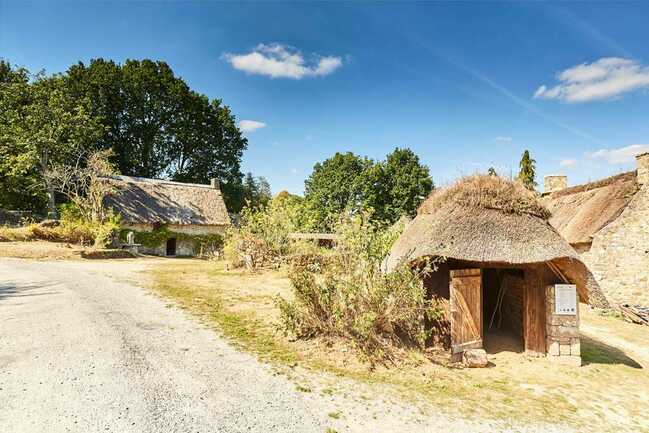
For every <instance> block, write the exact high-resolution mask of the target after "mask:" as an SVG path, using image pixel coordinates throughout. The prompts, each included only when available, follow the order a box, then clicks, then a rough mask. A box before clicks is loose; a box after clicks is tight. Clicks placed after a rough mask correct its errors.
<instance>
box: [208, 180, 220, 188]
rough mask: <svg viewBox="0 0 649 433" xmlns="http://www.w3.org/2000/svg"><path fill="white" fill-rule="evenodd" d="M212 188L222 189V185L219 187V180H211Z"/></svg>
mask: <svg viewBox="0 0 649 433" xmlns="http://www.w3.org/2000/svg"><path fill="white" fill-rule="evenodd" d="M210 186H211V187H212V188H214V189H219V190H220V189H221V185H219V180H218V179H216V178H212V179H210Z"/></svg>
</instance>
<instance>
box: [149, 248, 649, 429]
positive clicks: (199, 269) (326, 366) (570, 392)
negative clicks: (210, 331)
mask: <svg viewBox="0 0 649 433" xmlns="http://www.w3.org/2000/svg"><path fill="white" fill-rule="evenodd" d="M148 276H149V278H150V285H151V287H152V288H154V289H155V291H156V292H157V293H159V294H161V295H163V296H164V297H167V298H170V299H172V300H174V301H175V302H176V303H177V304H179V305H180V306H182V307H183V308H186V309H188V310H190V311H192V312H193V313H195V314H197V315H199V316H200V317H202V318H203V319H204V320H205V321H206V322H207V323H209V324H212V325H214V326H215V327H216V328H217V329H219V330H220V331H221V332H222V333H223V334H224V335H225V336H227V337H228V338H230V339H231V340H232V341H233V342H234V343H235V344H237V345H239V346H240V347H242V348H244V349H245V350H247V351H249V352H252V353H254V354H256V355H257V356H258V357H259V358H261V359H262V360H265V361H269V362H272V363H273V364H275V365H279V366H295V365H299V366H301V367H304V368H306V369H308V370H316V371H326V372H329V373H334V374H336V375H340V376H344V377H347V378H352V379H356V380H361V381H363V382H365V383H369V384H373V385H376V386H377V388H376V390H377V393H378V392H381V393H384V392H386V391H387V392H389V393H393V394H395V395H397V394H398V395H399V396H401V397H406V398H412V399H413V401H417V402H420V403H421V402H422V401H426V402H428V403H430V404H432V405H433V408H440V407H441V408H443V409H444V410H446V411H450V412H451V413H453V412H457V413H458V414H460V415H470V416H478V417H481V418H484V419H501V420H503V419H504V420H508V419H509V420H517V421H521V420H529V421H530V422H550V423H565V424H569V425H573V426H576V427H578V428H582V429H588V430H591V431H592V430H593V428H595V429H596V430H597V431H641V430H643V429H647V428H648V427H649V417H648V416H647V411H648V410H649V374H647V372H646V370H645V369H643V368H642V367H641V364H644V365H649V354H647V353H646V352H642V348H643V347H649V333H648V332H646V330H644V329H642V330H638V329H639V327H638V326H636V325H630V324H627V323H624V322H622V321H621V320H620V319H619V318H616V317H605V316H600V315H597V314H595V313H593V312H588V309H587V308H586V307H584V308H583V309H582V311H585V313H584V318H583V321H584V325H583V327H584V329H585V330H587V331H589V333H588V337H585V338H584V339H583V343H582V353H583V361H584V364H585V365H584V366H582V367H581V368H574V367H568V366H562V365H556V364H551V363H550V361H548V360H546V359H527V358H525V357H524V356H523V355H522V354H520V353H514V352H512V351H511V350H510V349H509V348H508V346H507V342H506V340H505V341H504V343H498V342H496V346H497V349H496V350H495V351H494V352H495V353H491V354H490V360H491V361H492V362H493V364H494V365H493V366H492V367H491V368H486V369H459V368H449V367H448V366H445V365H443V362H442V359H443V358H437V357H436V356H435V355H434V354H425V355H424V354H423V353H422V352H420V351H407V350H404V352H403V353H402V362H401V363H400V364H399V366H398V367H389V368H388V367H385V366H381V365H378V366H375V368H373V369H372V368H370V367H369V364H368V363H366V362H364V361H363V360H362V359H359V358H358V357H357V356H356V353H357V351H355V350H354V348H352V347H350V346H349V345H348V344H347V343H345V341H346V340H340V339H335V338H334V337H329V338H315V339H311V340H292V339H291V338H290V337H286V336H284V334H283V333H282V332H279V331H278V328H277V326H278V324H279V318H280V311H279V309H278V308H277V307H276V304H275V302H274V299H275V297H276V296H277V295H280V296H282V297H285V298H287V299H291V297H292V288H291V286H290V282H289V280H288V278H287V277H286V275H285V273H284V272H283V271H281V270H276V271H266V272H263V273H256V274H250V273H245V272H243V271H226V270H225V265H224V264H223V262H218V263H214V262H199V261H182V262H181V261H178V262H174V263H172V264H170V263H169V262H167V264H165V265H164V266H157V267H155V268H154V269H153V270H151V271H149V274H148ZM629 327H631V328H629ZM600 328H602V329H604V330H606V333H607V334H602V333H601V332H600V331H599V329H600ZM590 331H592V332H593V334H591V333H590ZM631 331H632V332H631ZM629 332H631V335H632V337H631V338H629V339H627V334H628V333H629ZM601 335H605V336H606V338H604V337H603V336H601ZM609 337H610V338H609ZM620 342H623V343H624V344H627V346H626V347H623V346H620V344H619V343H620ZM488 349H489V348H488ZM491 349H493V347H491ZM635 349H638V350H635ZM436 359H437V360H438V362H434V361H435V360H436ZM289 370H290V369H289ZM379 387H380V388H379ZM334 388H335V385H329V388H328V389H330V390H331V389H334ZM379 389H380V391H379ZM331 392H344V390H333V391H331ZM433 410H435V409H433ZM594 426H597V427H594Z"/></svg>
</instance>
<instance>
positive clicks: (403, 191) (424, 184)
mask: <svg viewBox="0 0 649 433" xmlns="http://www.w3.org/2000/svg"><path fill="white" fill-rule="evenodd" d="M381 166H382V167H383V170H382V171H383V179H382V184H383V185H381V186H380V187H378V186H374V185H372V186H374V187H375V188H377V187H378V189H379V191H381V192H383V191H385V192H386V194H385V195H383V197H384V199H383V202H382V203H380V204H381V205H382V206H378V207H376V208H375V211H379V212H380V216H381V219H383V220H384V221H387V222H390V223H393V222H395V221H397V220H398V219H399V218H400V217H401V216H403V215H409V216H414V215H415V214H416V213H417V208H418V207H419V204H420V203H421V202H422V201H423V200H424V199H425V198H426V197H427V196H428V194H429V193H430V192H431V191H432V189H433V187H434V185H433V181H432V179H431V178H430V173H429V171H428V167H426V166H425V165H422V164H421V163H420V161H419V157H418V156H417V155H416V154H415V153H414V152H413V151H412V150H410V149H407V148H406V149H399V148H396V149H395V150H394V151H393V152H392V153H390V154H389V155H388V156H387V158H386V160H385V162H383V163H382V164H381Z"/></svg>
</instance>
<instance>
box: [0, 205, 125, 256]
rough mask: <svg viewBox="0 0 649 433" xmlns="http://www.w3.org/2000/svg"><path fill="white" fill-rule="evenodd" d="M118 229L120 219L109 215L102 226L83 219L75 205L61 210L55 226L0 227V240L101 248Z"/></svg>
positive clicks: (47, 224) (44, 224)
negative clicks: (66, 243) (48, 242)
mask: <svg viewBox="0 0 649 433" xmlns="http://www.w3.org/2000/svg"><path fill="white" fill-rule="evenodd" d="M118 229H119V217H117V216H115V215H112V214H111V215H110V216H109V217H108V218H107V219H106V220H105V221H104V222H103V223H100V222H89V221H85V220H84V219H82V218H81V217H80V216H79V214H78V212H77V211H76V208H75V207H74V206H63V207H61V220H60V222H59V223H58V224H54V225H53V224H50V223H43V224H35V223H34V224H30V225H28V226H26V227H19V228H1V229H0V241H31V240H37V239H38V240H44V241H50V242H69V243H72V244H79V245H90V244H92V245H93V246H94V247H96V248H103V247H105V246H106V245H107V244H108V243H109V242H110V239H111V237H112V236H113V235H114V234H115V233H116V232H117V230H118Z"/></svg>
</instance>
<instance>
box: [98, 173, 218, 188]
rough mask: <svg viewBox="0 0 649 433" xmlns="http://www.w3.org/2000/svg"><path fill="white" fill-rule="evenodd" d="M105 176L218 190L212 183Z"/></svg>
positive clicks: (135, 181)
mask: <svg viewBox="0 0 649 433" xmlns="http://www.w3.org/2000/svg"><path fill="white" fill-rule="evenodd" d="M105 178H107V179H114V180H121V181H124V182H130V183H153V184H167V185H177V186H185V187H196V188H209V189H214V190H218V188H212V185H209V184H203V183H189V182H177V181H174V180H168V179H152V178H149V177H137V176H126V175H122V174H117V175H112V176H105Z"/></svg>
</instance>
